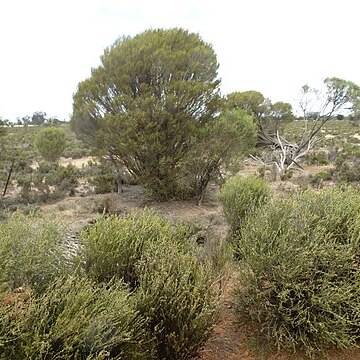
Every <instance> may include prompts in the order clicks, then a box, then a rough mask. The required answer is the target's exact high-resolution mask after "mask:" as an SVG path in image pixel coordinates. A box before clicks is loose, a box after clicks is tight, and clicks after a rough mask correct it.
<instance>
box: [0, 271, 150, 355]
mask: <svg viewBox="0 0 360 360" xmlns="http://www.w3.org/2000/svg"><path fill="white" fill-rule="evenodd" d="M11 305H12V306H11ZM0 309H1V310H0V311H1V312H2V313H3V314H4V315H5V317H6V318H7V320H8V324H7V326H8V329H9V323H10V329H9V330H11V331H8V332H6V329H4V327H3V324H2V323H1V322H0V326H2V328H1V329H0V334H2V337H3V339H2V340H3V341H2V342H0V350H2V353H3V354H4V355H5V356H7V357H5V358H6V359H33V360H37V359H39V360H40V359H59V360H61V359H63V360H67V359H79V360H80V359H98V360H100V359H104V360H105V359H134V360H138V359H144V360H148V359H154V357H153V346H152V344H153V342H152V341H151V337H150V336H149V335H148V333H147V332H146V330H145V326H144V323H145V321H144V320H143V319H142V318H141V317H140V316H139V314H138V312H137V311H136V310H135V308H134V304H133V301H132V299H131V298H130V295H129V293H128V291H127V290H126V289H125V288H124V287H123V286H120V285H114V284H113V285H108V286H107V287H95V286H94V285H93V284H92V283H91V282H89V281H88V280H86V279H83V280H79V279H76V278H69V279H67V280H64V279H59V280H57V281H56V282H55V283H54V284H53V285H52V286H50V287H49V288H48V290H47V291H46V292H45V293H44V294H43V295H42V296H40V297H37V298H33V299H31V301H27V302H25V303H23V306H22V308H21V309H19V308H16V307H15V306H14V304H11V301H10V304H9V301H6V302H5V304H4V302H3V304H2V306H0ZM4 340H5V341H4ZM2 358H4V357H2ZM5 358H4V359H5Z"/></svg>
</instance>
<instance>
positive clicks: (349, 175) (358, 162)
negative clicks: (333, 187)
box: [335, 145, 360, 182]
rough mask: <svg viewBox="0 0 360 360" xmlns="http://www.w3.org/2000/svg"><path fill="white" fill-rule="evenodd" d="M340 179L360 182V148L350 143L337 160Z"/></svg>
mask: <svg viewBox="0 0 360 360" xmlns="http://www.w3.org/2000/svg"><path fill="white" fill-rule="evenodd" d="M335 165H336V175H337V178H338V180H340V181H345V182H360V148H359V147H358V146H356V145H348V146H346V147H344V149H343V150H342V151H341V152H340V154H339V155H338V157H337V159H336V161H335Z"/></svg>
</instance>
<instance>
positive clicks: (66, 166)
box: [0, 29, 360, 360]
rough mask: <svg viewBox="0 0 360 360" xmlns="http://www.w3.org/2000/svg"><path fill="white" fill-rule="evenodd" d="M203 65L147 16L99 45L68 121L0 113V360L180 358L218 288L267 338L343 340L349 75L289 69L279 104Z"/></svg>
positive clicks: (348, 254)
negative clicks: (294, 76)
mask: <svg viewBox="0 0 360 360" xmlns="http://www.w3.org/2000/svg"><path fill="white" fill-rule="evenodd" d="M218 66H219V64H218V62H217V58H216V54H215V52H214V50H213V48H212V46H211V45H210V44H208V43H206V42H204V40H202V39H201V37H200V36H199V35H197V34H193V33H190V32H188V31H186V30H183V29H170V30H163V29H159V30H147V31H145V32H143V33H141V34H139V35H136V36H134V37H124V38H121V39H119V40H117V41H116V42H115V43H114V44H113V45H112V46H111V47H109V48H107V49H106V50H105V52H104V54H103V56H102V57H101V65H100V66H99V67H97V68H96V69H93V70H92V72H91V77H90V78H88V79H85V80H84V81H82V82H81V83H80V84H79V86H78V89H77V91H76V93H75V95H74V103H73V114H72V117H71V121H70V123H64V122H61V121H59V120H58V119H55V118H47V116H46V113H44V112H40V111H39V112H36V113H34V114H33V115H32V116H26V117H23V118H21V119H18V123H17V124H16V125H17V126H15V125H14V124H11V123H10V122H9V121H7V120H2V119H0V185H1V189H2V190H3V195H4V196H2V197H1V199H0V219H1V221H0V263H1V266H2V272H1V274H0V359H1V360H8V359H64V360H65V359H79V360H80V359H87V360H90V359H92V360H95V359H96V360H105V359H134V360H135V359H144V360H145V359H147V360H148V359H149V360H151V359H154V360H156V359H164V360H187V359H189V360H190V359H195V358H198V357H199V356H200V354H201V350H202V348H203V347H204V346H206V341H207V340H208V339H209V337H210V336H211V334H212V329H213V328H214V326H216V324H217V322H218V321H219V318H221V316H224V315H223V312H222V311H221V307H222V306H223V300H224V295H225V298H226V299H227V301H230V302H231V305H230V306H228V308H227V310H226V312H225V313H226V314H229V313H231V314H233V315H234V316H235V317H236V319H237V320H236V321H238V322H240V323H242V324H243V325H246V326H243V327H241V330H240V331H249V330H248V329H250V331H251V332H252V333H251V334H250V335H249V336H250V338H251V339H255V340H256V341H258V342H259V343H261V344H266V345H267V348H268V349H269V350H268V351H270V352H274V351H278V350H279V351H284V352H285V353H290V358H293V357H291V356H293V353H297V354H299V353H301V354H303V353H306V354H307V355H308V356H310V357H317V356H319V354H320V353H322V352H326V351H328V350H330V351H331V348H332V347H335V348H341V349H347V348H351V347H352V346H356V345H358V344H359V333H360V321H359V319H360V303H359V299H360V294H359V289H360V283H359V279H360V267H359V266H360V265H359V259H360V249H359V241H360V238H359V236H360V235H359V234H360V223H359V219H360V207H359V206H360V205H359V204H360V190H359V183H360V170H359V169H360V147H359V145H360V126H359V125H360V123H359V119H360V117H359V109H360V106H359V104H360V103H359V100H360V88H359V87H358V86H357V85H356V84H354V83H352V82H351V81H346V80H343V79H339V78H335V77H333V78H327V79H325V81H324V86H323V89H322V91H320V89H313V88H311V87H309V86H307V85H305V86H303V88H302V97H301V99H300V103H299V104H300V108H301V109H302V111H303V113H302V114H301V116H295V114H294V113H293V109H292V107H291V105H290V104H288V103H285V102H281V101H279V102H275V103H273V102H271V100H270V99H267V98H266V97H265V96H264V95H263V94H261V93H260V92H258V91H256V90H250V91H243V92H233V93H230V94H227V95H226V96H223V95H221V92H220V86H221V82H220V79H219V77H218V74H217V70H218ZM247 175H249V176H247ZM133 192H134V193H136V195H137V198H136V201H135V200H134V201H133V202H132V203H131V201H132V199H133V198H132V195H133ZM109 193H113V194H112V195H111V194H110V195H109ZM103 194H105V195H103ZM126 196H128V198H127V200H128V202H127V203H126V204H125V205H124V206H123V207H121V209H120V210H119V208H117V205H118V204H116V201H117V199H121V201H122V200H124V199H125V198H126ZM70 197H71V198H70ZM139 197H141V198H140V200H139ZM81 199H88V202H87V205H88V206H89V208H86V209H85V208H80V205H79V204H80V200H81ZM129 199H130V200H129ZM184 200H186V201H184ZM135 202H136V204H134V203H135ZM65 204H66V206H69V204H70V206H73V207H77V210H76V213H75V212H74V213H73V214H72V213H71V211H70V209H69V208H66V209H64V212H66V213H67V214H68V213H70V215H68V216H69V217H70V223H71V226H69V225H68V224H67V225H66V226H65V225H64V224H62V223H61V222H60V221H55V220H54V219H56V220H59V219H60V216H59V219H58V216H57V215H58V214H57V213H56V212H55V213H52V212H51V211H53V210H51V209H54V208H55V209H57V210H56V211H58V213H60V212H62V210H61V208H62V207H65ZM144 204H146V205H147V206H149V207H154V206H158V208H162V209H163V213H165V214H164V216H163V215H160V214H159V213H158V212H155V211H153V210H149V209H141V210H138V211H133V210H132V209H133V208H137V209H139V208H143V207H145V205H144ZM185 205H186V206H192V208H191V212H192V213H191V215H193V216H192V218H194V217H196V214H199V212H201V211H205V210H206V211H209V213H208V217H207V218H206V221H205V223H206V224H205V223H197V222H189V221H181V220H182V219H181V215H180V214H181V212H182V210H183V207H184V206H185ZM220 206H221V212H219V210H218V208H220ZM44 209H45V210H44ZM164 209H165V210H164ZM209 209H210V210H209ZM47 212H49V214H47ZM167 212H168V213H167ZM99 213H100V214H99ZM193 213H194V214H195V215H194V214H193ZM179 217H180V219H179ZM190 217H191V216H190ZM49 218H51V219H52V220H51V221H50V220H49ZM84 219H85V220H86V221H84ZM90 219H91V220H90ZM68 220H69V219H68ZM80 221H82V222H81V224H80V223H78V222H80ZM85 224H87V225H85ZM73 228H75V229H76V231H75V230H74V229H73ZM79 229H80V230H79ZM78 230H79V231H78ZM69 231H70V232H72V234H71V236H70V237H68V236H67V234H68V232H69ZM229 279H230V284H231V287H232V288H234V291H231V290H230V289H228V287H227V286H228V282H227V281H228V280H229ZM228 298H231V300H228ZM230 308H231V309H230ZM227 316H228V315H227ZM226 320H227V321H229V319H226ZM231 329H232V330H233V329H234V327H231ZM215 336H216V335H215ZM274 349H276V350H274ZM294 356H295V355H294ZM296 356H297V355H296ZM224 359H225V357H224Z"/></svg>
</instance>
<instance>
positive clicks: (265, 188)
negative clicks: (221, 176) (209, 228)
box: [219, 176, 270, 232]
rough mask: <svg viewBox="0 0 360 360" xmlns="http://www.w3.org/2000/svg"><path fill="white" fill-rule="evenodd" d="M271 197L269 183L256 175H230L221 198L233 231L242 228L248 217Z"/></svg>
mask: <svg viewBox="0 0 360 360" xmlns="http://www.w3.org/2000/svg"><path fill="white" fill-rule="evenodd" d="M269 198H270V187H269V185H268V183H267V182H266V181H265V180H263V179H261V178H257V177H255V176H249V177H242V176H233V177H230V178H229V179H228V180H227V181H226V182H225V183H224V185H223V186H222V187H221V190H220V194H219V199H220V201H221V203H222V205H223V211H224V214H225V218H226V220H227V222H228V224H229V225H230V227H231V229H232V231H233V232H236V231H237V230H239V229H241V227H242V225H243V224H244V222H245V220H246V217H247V216H248V215H249V214H251V213H252V212H253V211H254V210H256V209H257V208H258V207H260V206H262V205H264V204H265V203H266V201H267V200H268V199H269Z"/></svg>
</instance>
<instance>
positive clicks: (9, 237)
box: [0, 212, 67, 292]
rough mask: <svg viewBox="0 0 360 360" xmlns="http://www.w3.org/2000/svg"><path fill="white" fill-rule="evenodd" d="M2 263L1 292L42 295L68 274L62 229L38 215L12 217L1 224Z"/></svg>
mask: <svg viewBox="0 0 360 360" xmlns="http://www.w3.org/2000/svg"><path fill="white" fill-rule="evenodd" d="M0 264H1V272H0V289H1V288H6V289H12V290H13V289H16V288H18V287H21V286H30V287H31V288H32V289H33V290H35V291H36V292H42V291H43V290H44V289H45V288H46V286H47V285H48V284H49V283H50V282H51V281H52V280H53V279H54V278H56V277H57V276H59V275H60V274H62V273H64V272H66V271H67V263H66V261H65V258H64V246H63V242H62V231H61V229H60V228H59V226H58V225H57V224H56V223H53V222H45V220H44V219H41V218H40V217H38V216H36V215H35V214H30V215H29V216H26V215H24V214H22V213H20V212H15V213H13V214H9V215H8V216H7V218H6V220H5V221H4V222H0Z"/></svg>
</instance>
